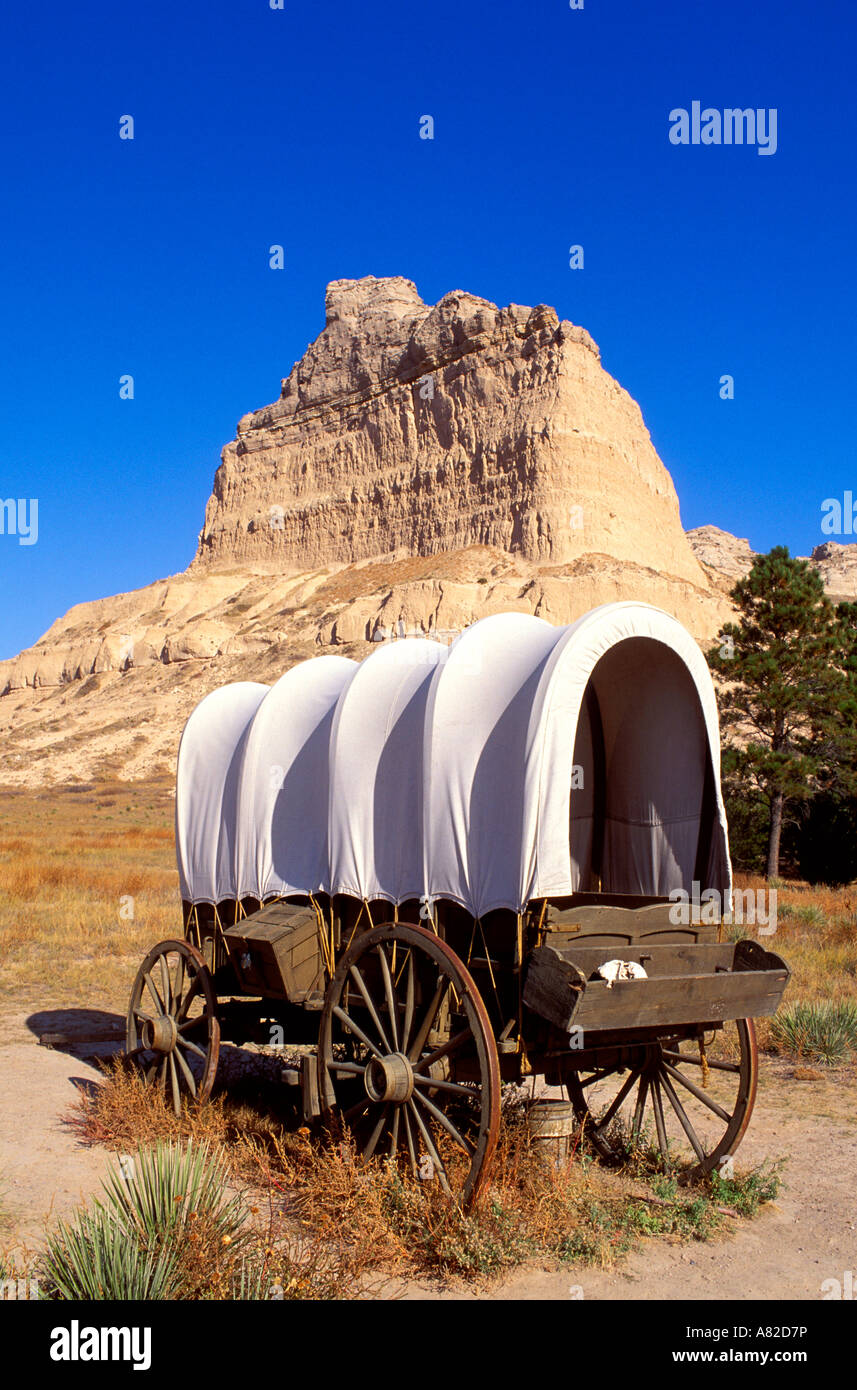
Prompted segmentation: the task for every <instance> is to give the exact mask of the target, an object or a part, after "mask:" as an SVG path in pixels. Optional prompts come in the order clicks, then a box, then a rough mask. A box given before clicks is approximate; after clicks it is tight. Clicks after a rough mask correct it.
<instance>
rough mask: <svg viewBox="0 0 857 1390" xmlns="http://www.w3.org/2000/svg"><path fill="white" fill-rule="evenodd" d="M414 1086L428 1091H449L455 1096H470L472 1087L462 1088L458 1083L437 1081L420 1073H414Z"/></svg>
mask: <svg viewBox="0 0 857 1390" xmlns="http://www.w3.org/2000/svg"><path fill="white" fill-rule="evenodd" d="M414 1085H415V1086H425V1087H426V1089H427V1090H429V1091H435V1090H437V1091H449V1092H450V1093H452V1094H454V1095H457V1096H472V1095H473V1087H472V1086H462V1084H461V1082H460V1081H439V1080H438V1078H437V1077H436V1076H423V1074H422V1072H418V1071H415V1072H414Z"/></svg>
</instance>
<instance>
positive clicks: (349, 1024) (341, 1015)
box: [333, 1004, 384, 1062]
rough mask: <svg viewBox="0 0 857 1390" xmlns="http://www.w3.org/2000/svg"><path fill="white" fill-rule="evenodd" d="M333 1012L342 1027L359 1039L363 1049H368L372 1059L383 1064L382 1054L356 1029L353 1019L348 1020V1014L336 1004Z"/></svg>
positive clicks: (358, 1028) (360, 1030)
mask: <svg viewBox="0 0 857 1390" xmlns="http://www.w3.org/2000/svg"><path fill="white" fill-rule="evenodd" d="M333 1012H334V1015H335V1017H336V1018H338V1019H339V1021H340V1023H341V1024H342V1025H343V1027H345V1028H348V1029H349V1031H350V1032H352V1033H353V1034H354V1036H355V1038H359V1039H360V1041H361V1042H362V1043H363V1045H364V1046H365V1047H368V1049H369V1051H370V1052H371V1053H372V1056H373V1057H377V1058H379V1060H380V1061H382V1062H383V1060H384V1054H383V1052H379V1051H378V1049H377V1047H376V1046H375V1044H374V1043H373V1042H370V1041H369V1039H368V1038H367V1036H366V1034H365V1033H364V1032H363V1029H362V1028H360V1027H358V1025H357V1024H356V1023H355V1022H354V1019H353V1018H350V1017H349V1016H348V1014H347V1013H346V1012H345V1010H344V1009H341V1008H340V1007H339V1005H338V1004H336V1005H335V1006H334V1009H333Z"/></svg>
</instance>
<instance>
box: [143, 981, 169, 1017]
mask: <svg viewBox="0 0 857 1390" xmlns="http://www.w3.org/2000/svg"><path fill="white" fill-rule="evenodd" d="M143 979H144V980H145V981H146V984H147V985H148V986H149V993H150V994H151V996H152V998H153V999H154V1001H155V1004H156V1005H157V1008H158V1013H159V1014H165V1013H166V1012H167V1011H166V1008H165V1007H164V1001H163V999H162V998H161V996H160V995H159V993H158V991H157V989H156V988H155V985H154V983H153V981H152V977H151V975H150V974H149V972H148V970H147V971H146V973H145V974H144V976H143Z"/></svg>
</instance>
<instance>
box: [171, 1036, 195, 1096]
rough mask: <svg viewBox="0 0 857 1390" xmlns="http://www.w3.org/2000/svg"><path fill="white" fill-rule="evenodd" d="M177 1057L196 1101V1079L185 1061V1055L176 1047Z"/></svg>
mask: <svg viewBox="0 0 857 1390" xmlns="http://www.w3.org/2000/svg"><path fill="white" fill-rule="evenodd" d="M175 1055H176V1061H177V1062H178V1064H179V1066H180V1067H181V1070H182V1074H183V1076H184V1079H185V1081H186V1082H187V1087H188V1090H189V1091H190V1093H191V1095H192V1096H193V1097H194V1099H196V1079H195V1077H194V1074H193V1072H192V1071H191V1069H190V1067H189V1066H188V1064H187V1062H186V1061H185V1058H184V1054H183V1052H182V1050H181V1048H180V1047H176V1049H175Z"/></svg>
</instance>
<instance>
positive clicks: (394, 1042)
mask: <svg viewBox="0 0 857 1390" xmlns="http://www.w3.org/2000/svg"><path fill="white" fill-rule="evenodd" d="M318 1078H319V1095H320V1097H321V1100H322V1106H323V1107H324V1108H325V1110H326V1112H327V1115H328V1118H329V1120H333V1119H334V1117H335V1116H338V1117H339V1120H340V1122H341V1123H342V1124H344V1125H345V1126H346V1127H347V1128H348V1129H350V1131H351V1133H352V1135H353V1138H354V1142H355V1145H356V1148H357V1151H358V1153H359V1155H360V1157H361V1158H362V1159H364V1160H369V1159H373V1158H387V1159H389V1160H390V1161H392V1162H396V1163H402V1164H403V1165H404V1166H405V1167H407V1168H409V1169H410V1171H411V1173H412V1174H413V1176H414V1177H415V1178H418V1179H421V1180H423V1181H430V1182H437V1183H439V1185H440V1187H441V1188H442V1189H443V1191H444V1192H445V1193H446V1194H447V1196H448V1197H450V1198H451V1199H452V1200H454V1201H455V1202H457V1203H458V1204H459V1205H460V1206H462V1207H466V1206H468V1205H470V1204H471V1203H472V1202H474V1201H475V1200H476V1199H477V1197H478V1195H479V1193H480V1191H481V1190H482V1189H483V1188H484V1184H485V1182H486V1179H487V1178H488V1175H489V1172H490V1167H491V1162H492V1159H493V1157H494V1151H495V1149H496V1147H497V1137H498V1134H499V1128H500V1065H499V1060H498V1057H497V1046H496V1043H495V1041H494V1035H493V1032H492V1029H491V1024H490V1022H489V1019H488V1014H487V1012H486V1010H485V1005H484V1003H483V1001H482V998H481V996H480V994H479V990H478V989H477V987H476V985H475V984H474V982H473V979H472V978H471V976H470V974H469V972H468V971H467V969H466V968H465V966H464V964H463V963H462V961H461V960H460V959H459V958H458V956H457V955H456V954H455V952H454V951H452V950H451V949H450V948H449V946H447V944H446V942H444V941H442V940H441V939H440V938H439V937H438V936H435V935H434V933H432V932H429V931H426V930H424V928H422V927H417V926H411V925H409V924H407V923H402V922H391V923H387V924H385V925H384V926H380V927H374V928H372V929H370V930H369V931H367V932H364V933H363V934H362V935H360V936H359V937H357V939H356V940H355V941H354V943H353V945H352V946H351V947H350V948H349V949H348V950H347V951H346V953H345V955H344V956H343V957H342V959H341V960H340V962H339V965H338V966H337V969H336V972H335V974H334V976H333V978H332V979H331V981H330V984H329V985H328V988H327V993H326V995H325V1000H324V1008H323V1012H322V1017H321V1027H320V1031H319V1046H318Z"/></svg>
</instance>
